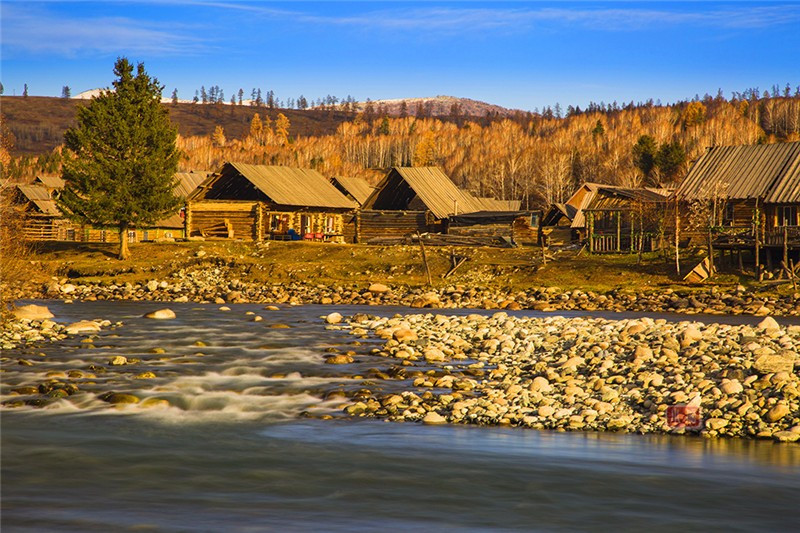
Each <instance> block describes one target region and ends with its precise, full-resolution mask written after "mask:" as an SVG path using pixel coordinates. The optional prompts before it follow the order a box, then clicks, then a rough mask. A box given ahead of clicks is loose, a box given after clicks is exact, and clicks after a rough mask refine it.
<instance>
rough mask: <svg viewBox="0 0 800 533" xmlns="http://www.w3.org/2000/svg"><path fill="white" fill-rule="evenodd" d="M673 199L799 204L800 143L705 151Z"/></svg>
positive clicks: (715, 148)
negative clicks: (715, 198)
mask: <svg viewBox="0 0 800 533" xmlns="http://www.w3.org/2000/svg"><path fill="white" fill-rule="evenodd" d="M677 196H678V197H679V198H682V199H686V200H698V199H708V198H712V197H715V196H716V197H719V198H727V199H731V200H752V199H757V198H758V199H762V200H764V201H766V202H771V203H792V202H800V142H791V143H780V144H762V145H748V146H715V147H713V148H709V149H708V150H707V151H706V153H705V154H703V155H702V156H701V157H700V159H698V160H697V162H695V164H694V165H693V166H692V168H691V170H690V171H689V174H688V175H687V176H686V179H684V180H683V182H682V183H681V185H680V187H679V188H678V192H677Z"/></svg>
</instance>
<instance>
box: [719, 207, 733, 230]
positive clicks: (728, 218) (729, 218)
mask: <svg viewBox="0 0 800 533" xmlns="http://www.w3.org/2000/svg"><path fill="white" fill-rule="evenodd" d="M734 217H735V210H734V205H733V204H732V203H727V204H725V211H724V212H723V214H722V223H723V224H724V225H726V226H731V225H733V220H734Z"/></svg>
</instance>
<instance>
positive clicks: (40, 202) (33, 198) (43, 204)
mask: <svg viewBox="0 0 800 533" xmlns="http://www.w3.org/2000/svg"><path fill="white" fill-rule="evenodd" d="M17 189H18V190H19V192H20V193H22V196H23V197H24V198H25V199H27V200H28V201H29V202H31V203H32V204H33V205H35V206H36V208H37V209H38V210H39V211H40V212H41V213H43V214H45V215H51V216H60V215H61V211H60V210H59V209H58V206H57V205H56V202H55V200H53V198H52V197H51V196H50V191H49V190H48V189H47V188H46V187H44V186H43V185H17Z"/></svg>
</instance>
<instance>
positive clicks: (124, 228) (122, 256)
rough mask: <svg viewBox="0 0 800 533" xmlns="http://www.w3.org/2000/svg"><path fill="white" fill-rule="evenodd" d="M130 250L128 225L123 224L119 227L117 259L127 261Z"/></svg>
mask: <svg viewBox="0 0 800 533" xmlns="http://www.w3.org/2000/svg"><path fill="white" fill-rule="evenodd" d="M130 255H131V254H130V251H129V250H128V224H127V223H123V224H120V225H119V255H118V256H117V259H119V260H120V261H125V260H127V259H128V258H129V257H130Z"/></svg>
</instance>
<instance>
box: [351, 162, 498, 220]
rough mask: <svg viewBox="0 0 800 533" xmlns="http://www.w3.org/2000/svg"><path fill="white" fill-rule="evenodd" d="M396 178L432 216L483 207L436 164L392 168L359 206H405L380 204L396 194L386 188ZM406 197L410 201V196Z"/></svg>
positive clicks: (372, 207) (447, 214)
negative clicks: (432, 165) (433, 165)
mask: <svg viewBox="0 0 800 533" xmlns="http://www.w3.org/2000/svg"><path fill="white" fill-rule="evenodd" d="M400 181H402V182H404V183H405V184H407V186H408V188H410V189H411V190H412V191H413V194H415V195H416V196H417V197H418V198H419V200H420V201H421V202H422V203H423V204H425V207H426V208H427V209H428V210H429V211H430V212H431V213H433V215H434V216H435V217H436V218H447V217H448V216H450V215H454V214H456V211H458V214H461V213H475V212H477V211H482V210H483V208H482V206H481V205H480V202H478V201H477V200H475V199H474V198H473V197H472V195H470V194H469V193H466V192H464V191H462V190H461V189H459V188H458V187H456V184H455V183H453V182H452V181H451V180H450V178H448V177H447V175H445V173H444V172H442V170H441V169H440V168H439V167H394V168H392V169H391V170H390V171H389V173H388V174H387V175H386V176H385V177H384V178H383V180H381V182H380V183H379V184H378V185H377V187H375V190H374V191H373V193H372V194H371V195H370V197H369V198H368V199H367V200H366V201H365V202H364V205H363V207H364V208H365V209H406V207H395V206H390V205H384V204H385V203H386V202H387V201H388V200H390V199H394V198H397V197H398V196H397V195H394V194H390V193H389V191H387V189H388V188H396V187H398V186H399V182H400ZM390 197H391V198H390ZM406 199H407V200H410V199H411V198H406ZM390 203H391V202H390ZM401 203H402V202H401ZM376 204H379V205H376Z"/></svg>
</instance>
